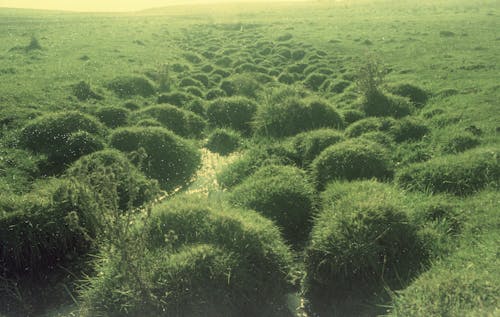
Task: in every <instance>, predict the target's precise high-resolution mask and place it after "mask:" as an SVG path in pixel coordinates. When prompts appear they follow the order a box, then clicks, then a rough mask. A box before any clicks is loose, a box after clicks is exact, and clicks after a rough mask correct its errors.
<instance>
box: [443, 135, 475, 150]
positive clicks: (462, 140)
mask: <svg viewBox="0 0 500 317" xmlns="http://www.w3.org/2000/svg"><path fill="white" fill-rule="evenodd" d="M480 144H481V140H480V139H479V138H478V137H477V136H475V135H473V134H472V133H462V134H459V135H454V136H452V137H451V138H450V139H448V140H447V141H446V143H445V144H443V146H442V147H441V151H442V152H443V153H446V154H456V153H461V152H464V151H466V150H470V149H472V148H475V147H477V146H479V145H480Z"/></svg>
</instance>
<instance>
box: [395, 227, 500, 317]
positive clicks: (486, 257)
mask: <svg viewBox="0 0 500 317" xmlns="http://www.w3.org/2000/svg"><path fill="white" fill-rule="evenodd" d="M498 238H499V237H498V234H497V233H491V234H488V235H486V236H483V237H481V238H478V237H474V238H471V239H470V240H469V241H467V242H466V243H464V244H463V245H461V247H460V248H459V249H458V250H457V252H456V253H454V254H452V255H451V256H449V257H448V258H446V259H444V260H442V261H440V262H437V263H436V264H434V265H433V266H432V267H431V269H430V270H429V271H427V272H425V273H423V274H422V275H421V276H419V277H418V278H417V279H416V280H415V281H414V282H413V283H412V284H411V285H410V286H409V287H407V288H406V289H404V290H403V291H401V292H399V293H397V294H395V296H394V299H393V302H392V308H391V312H390V313H389V314H388V315H389V316H410V317H413V316H415V317H416V316H430V317H438V316H495V315H496V314H497V312H498V305H499V303H498V299H499V298H500V287H499V286H498V284H497V283H495V282H494V281H495V280H498V258H497V255H496V251H495V250H497V249H498ZM478 249H479V250H478ZM472 250H475V251H472Z"/></svg>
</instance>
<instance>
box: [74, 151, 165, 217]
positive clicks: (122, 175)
mask: <svg viewBox="0 0 500 317" xmlns="http://www.w3.org/2000/svg"><path fill="white" fill-rule="evenodd" d="M66 173H67V175H69V176H72V177H75V178H77V179H78V180H80V181H82V182H84V183H86V184H88V185H89V187H90V188H93V189H94V190H95V191H96V192H106V191H116V194H117V196H118V197H117V199H118V201H117V203H118V208H119V209H121V210H127V209H129V208H130V207H139V206H141V205H143V204H144V203H146V202H148V201H150V200H152V199H153V198H155V196H156V195H157V194H158V192H159V188H158V183H157V182H156V181H152V180H149V179H147V178H146V177H145V176H144V175H143V174H142V173H141V172H140V171H139V170H138V169H137V168H136V167H135V166H134V165H133V164H132V163H131V162H130V161H129V160H128V159H127V157H126V156H125V155H124V154H122V153H121V152H119V151H117V150H104V151H99V152H95V153H92V154H90V155H86V156H84V157H81V158H80V159H79V160H78V161H76V162H74V163H73V165H72V166H71V167H70V168H69V169H68V170H67V171H66ZM110 183H111V184H113V187H114V188H107V187H106V188H103V186H109V184H110Z"/></svg>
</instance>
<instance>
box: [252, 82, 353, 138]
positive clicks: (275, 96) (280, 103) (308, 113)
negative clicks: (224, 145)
mask: <svg viewBox="0 0 500 317" xmlns="http://www.w3.org/2000/svg"><path fill="white" fill-rule="evenodd" d="M289 90H290V89H282V90H281V91H280V90H278V91H274V92H272V93H271V94H272V95H271V96H268V97H267V98H266V100H265V101H264V103H263V104H262V105H260V106H259V107H258V108H257V112H256V114H255V118H254V126H255V133H256V134H258V135H262V136H269V137H277V138H279V137H287V136H292V135H296V134H298V133H300V132H304V131H309V130H315V129H320V128H342V127H343V125H344V122H343V119H342V117H341V116H340V115H339V113H338V112H337V110H336V109H335V108H334V107H333V106H332V105H331V104H329V103H328V102H327V101H325V100H322V99H306V100H304V99H301V98H300V97H298V96H297V93H296V92H294V91H293V90H291V91H290V94H288V93H286V92H287V91H289Z"/></svg>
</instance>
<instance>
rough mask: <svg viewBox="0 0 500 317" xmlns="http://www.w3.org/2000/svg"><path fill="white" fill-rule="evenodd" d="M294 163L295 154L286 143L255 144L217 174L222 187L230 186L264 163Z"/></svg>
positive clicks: (239, 181)
mask: <svg viewBox="0 0 500 317" xmlns="http://www.w3.org/2000/svg"><path fill="white" fill-rule="evenodd" d="M295 163H296V154H295V153H294V151H293V150H292V149H291V148H290V147H289V146H288V144H281V143H274V144H271V145H265V144H264V145H260V144H259V145H257V146H255V147H253V148H251V149H249V150H248V151H246V152H245V153H244V154H243V155H242V156H241V157H240V158H239V159H237V160H236V161H234V162H233V163H231V164H229V165H227V166H226V167H225V168H224V169H223V170H222V171H220V172H219V173H218V174H217V181H218V182H219V184H220V185H221V186H222V187H223V188H231V187H233V186H235V185H237V184H239V183H241V182H242V181H243V180H244V179H245V178H246V177H248V176H250V175H252V174H253V173H254V172H255V171H256V170H257V169H259V168H260V167H262V166H265V165H272V164H278V165H291V164H295Z"/></svg>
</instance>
